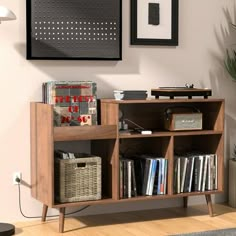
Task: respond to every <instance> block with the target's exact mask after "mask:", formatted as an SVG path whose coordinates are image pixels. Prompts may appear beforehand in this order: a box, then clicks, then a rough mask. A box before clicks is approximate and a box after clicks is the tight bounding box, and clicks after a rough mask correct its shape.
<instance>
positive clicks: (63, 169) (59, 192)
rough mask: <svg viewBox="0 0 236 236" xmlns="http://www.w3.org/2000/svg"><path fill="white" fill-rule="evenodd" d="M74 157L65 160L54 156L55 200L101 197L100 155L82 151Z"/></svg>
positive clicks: (95, 198) (71, 200)
mask: <svg viewBox="0 0 236 236" xmlns="http://www.w3.org/2000/svg"><path fill="white" fill-rule="evenodd" d="M78 156H79V157H78ZM76 157H77V158H76V159H67V160H63V159H58V158H55V198H56V201H57V202H75V201H88V200H98V199H101V157H97V156H91V155H88V154H82V153H80V154H78V153H77V154H76Z"/></svg>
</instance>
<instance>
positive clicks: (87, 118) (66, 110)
mask: <svg viewBox="0 0 236 236" xmlns="http://www.w3.org/2000/svg"><path fill="white" fill-rule="evenodd" d="M96 93H97V86H96V83H94V82H91V81H50V82H47V83H44V84H43V102H44V103H48V104H52V105H53V110H54V117H53V118H54V119H53V121H54V126H82V125H96V124H97V94H96Z"/></svg>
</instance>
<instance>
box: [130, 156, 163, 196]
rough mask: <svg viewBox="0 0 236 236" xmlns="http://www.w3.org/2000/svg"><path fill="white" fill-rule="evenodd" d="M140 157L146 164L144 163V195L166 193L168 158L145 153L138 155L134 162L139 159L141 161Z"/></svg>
mask: <svg viewBox="0 0 236 236" xmlns="http://www.w3.org/2000/svg"><path fill="white" fill-rule="evenodd" d="M140 159H143V160H144V162H145V165H143V166H144V170H143V171H144V172H143V183H142V195H149V196H152V195H157V194H166V186H167V184H166V183H167V159H165V158H164V157H158V156H155V155H148V154H145V155H139V156H136V157H135V159H134V162H136V161H137V160H138V162H139V161H140ZM137 171H138V170H137ZM137 171H136V172H137Z"/></svg>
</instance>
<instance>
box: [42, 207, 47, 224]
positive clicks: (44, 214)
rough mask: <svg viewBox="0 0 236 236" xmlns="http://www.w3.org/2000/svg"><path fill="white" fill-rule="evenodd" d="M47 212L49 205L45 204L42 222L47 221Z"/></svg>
mask: <svg viewBox="0 0 236 236" xmlns="http://www.w3.org/2000/svg"><path fill="white" fill-rule="evenodd" d="M47 212H48V206H47V205H45V204H43V212H42V222H45V221H46V217H47Z"/></svg>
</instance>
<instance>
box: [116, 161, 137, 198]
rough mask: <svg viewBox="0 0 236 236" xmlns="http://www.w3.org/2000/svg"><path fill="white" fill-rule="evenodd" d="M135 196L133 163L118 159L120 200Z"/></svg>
mask: <svg viewBox="0 0 236 236" xmlns="http://www.w3.org/2000/svg"><path fill="white" fill-rule="evenodd" d="M135 196H137V187H136V179H135V169H134V162H133V160H130V159H125V158H121V159H120V198H131V197H135Z"/></svg>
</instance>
